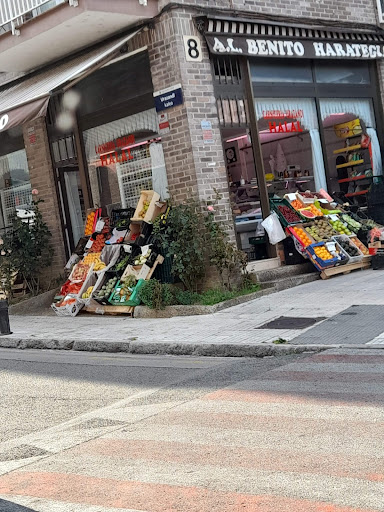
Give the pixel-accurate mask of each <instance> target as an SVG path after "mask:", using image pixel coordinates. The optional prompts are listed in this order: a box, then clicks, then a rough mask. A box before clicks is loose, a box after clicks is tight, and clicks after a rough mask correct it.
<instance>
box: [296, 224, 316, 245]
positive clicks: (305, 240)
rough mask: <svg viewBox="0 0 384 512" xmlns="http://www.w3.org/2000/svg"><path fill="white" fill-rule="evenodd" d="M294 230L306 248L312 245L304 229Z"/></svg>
mask: <svg viewBox="0 0 384 512" xmlns="http://www.w3.org/2000/svg"><path fill="white" fill-rule="evenodd" d="M293 230H294V232H295V233H296V234H297V236H298V237H299V238H300V240H301V241H302V242H303V244H304V247H308V245H311V243H313V242H312V240H311V239H310V238H309V236H308V235H307V233H306V232H305V231H304V229H303V228H298V227H294V228H293Z"/></svg>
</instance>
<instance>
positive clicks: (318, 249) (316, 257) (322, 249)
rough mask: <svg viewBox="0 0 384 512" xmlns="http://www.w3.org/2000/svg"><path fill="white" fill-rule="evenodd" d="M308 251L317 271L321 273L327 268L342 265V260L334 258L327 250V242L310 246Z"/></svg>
mask: <svg viewBox="0 0 384 512" xmlns="http://www.w3.org/2000/svg"><path fill="white" fill-rule="evenodd" d="M306 251H307V254H308V256H309V258H310V260H311V262H312V263H313V264H314V266H315V267H316V268H317V270H320V271H321V270H324V269H326V268H330V267H335V266H336V265H340V260H339V259H338V258H335V257H333V256H332V255H331V254H330V253H329V251H328V250H327V248H326V245H325V242H317V243H316V244H312V245H309V246H308V247H307V249H306ZM323 254H324V257H323ZM329 256H330V257H329Z"/></svg>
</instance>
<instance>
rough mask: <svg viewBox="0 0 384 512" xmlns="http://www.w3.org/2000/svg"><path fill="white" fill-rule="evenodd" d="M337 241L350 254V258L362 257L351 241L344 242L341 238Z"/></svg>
mask: <svg viewBox="0 0 384 512" xmlns="http://www.w3.org/2000/svg"><path fill="white" fill-rule="evenodd" d="M336 240H337V243H338V244H339V245H340V247H341V248H342V249H344V251H345V252H346V253H347V254H348V256H350V257H351V258H353V257H354V256H360V253H359V251H358V249H356V247H354V246H353V245H352V244H351V242H350V241H349V240H345V239H344V240H343V239H342V238H341V237H340V238H337V239H336Z"/></svg>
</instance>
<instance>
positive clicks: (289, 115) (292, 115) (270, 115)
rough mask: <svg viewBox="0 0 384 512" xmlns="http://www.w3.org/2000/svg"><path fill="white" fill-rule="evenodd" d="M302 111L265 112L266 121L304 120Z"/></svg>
mask: <svg viewBox="0 0 384 512" xmlns="http://www.w3.org/2000/svg"><path fill="white" fill-rule="evenodd" d="M303 117H304V112H303V111H302V110H289V109H288V110H263V118H264V119H302V118H303Z"/></svg>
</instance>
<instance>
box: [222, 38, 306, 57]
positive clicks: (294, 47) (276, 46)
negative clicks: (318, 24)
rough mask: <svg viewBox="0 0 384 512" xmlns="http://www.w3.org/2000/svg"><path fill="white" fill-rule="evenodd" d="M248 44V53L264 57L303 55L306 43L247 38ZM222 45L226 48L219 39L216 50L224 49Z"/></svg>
mask: <svg viewBox="0 0 384 512" xmlns="http://www.w3.org/2000/svg"><path fill="white" fill-rule="evenodd" d="M215 39H217V38H215ZM247 45H248V53H250V54H251V55H259V56H262V57H264V56H269V55H276V56H278V57H281V56H284V55H288V56H290V57H293V56H294V55H296V56H297V57H303V55H304V54H305V48H304V45H303V44H302V43H300V42H299V41H267V40H265V39H258V40H255V39H247ZM221 47H223V48H225V47H224V45H222V43H220V41H219V40H217V45H216V51H222V50H221V49H220V48H221ZM214 49H215V48H214ZM224 51H226V50H224Z"/></svg>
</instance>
